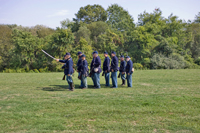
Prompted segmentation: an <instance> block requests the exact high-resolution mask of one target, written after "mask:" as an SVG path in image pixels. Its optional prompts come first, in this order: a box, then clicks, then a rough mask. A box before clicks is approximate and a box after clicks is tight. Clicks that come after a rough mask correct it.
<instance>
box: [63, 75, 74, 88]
mask: <svg viewBox="0 0 200 133" xmlns="http://www.w3.org/2000/svg"><path fill="white" fill-rule="evenodd" d="M65 76H66V80H67V82H68V84H70V83H72V82H73V80H72V75H70V76H67V75H65ZM69 86H70V85H69Z"/></svg>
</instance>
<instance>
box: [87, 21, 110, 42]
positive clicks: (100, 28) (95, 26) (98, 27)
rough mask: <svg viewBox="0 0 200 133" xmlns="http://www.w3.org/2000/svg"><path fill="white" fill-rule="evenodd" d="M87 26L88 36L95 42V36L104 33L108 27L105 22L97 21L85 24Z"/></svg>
mask: <svg viewBox="0 0 200 133" xmlns="http://www.w3.org/2000/svg"><path fill="white" fill-rule="evenodd" d="M87 28H88V29H89V30H90V32H91V34H90V38H91V40H93V43H95V44H96V43H97V37H98V36H99V35H101V34H104V33H105V31H106V30H107V29H108V25H107V23H105V22H102V21H98V22H93V23H91V24H88V25H87Z"/></svg>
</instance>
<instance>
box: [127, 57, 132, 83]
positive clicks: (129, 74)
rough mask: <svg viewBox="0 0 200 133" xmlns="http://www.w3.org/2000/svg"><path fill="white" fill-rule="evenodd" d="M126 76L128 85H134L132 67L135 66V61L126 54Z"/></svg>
mask: <svg viewBox="0 0 200 133" xmlns="http://www.w3.org/2000/svg"><path fill="white" fill-rule="evenodd" d="M126 61H127V64H126V78H127V84H128V87H132V74H133V72H132V68H133V62H132V61H131V58H130V57H129V56H126Z"/></svg>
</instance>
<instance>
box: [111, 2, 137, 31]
mask: <svg viewBox="0 0 200 133" xmlns="http://www.w3.org/2000/svg"><path fill="white" fill-rule="evenodd" d="M107 14H108V21H107V23H108V25H110V26H111V27H112V28H113V29H117V30H120V31H130V30H133V29H134V27H135V24H134V23H133V21H134V20H133V18H132V16H131V15H130V14H129V13H128V11H126V10H124V9H123V7H121V6H119V5H117V4H113V5H111V6H109V7H108V9H107Z"/></svg>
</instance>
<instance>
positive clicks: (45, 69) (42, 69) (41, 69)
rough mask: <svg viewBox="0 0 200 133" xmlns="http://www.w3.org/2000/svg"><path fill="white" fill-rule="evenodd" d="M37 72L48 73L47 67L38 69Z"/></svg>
mask: <svg viewBox="0 0 200 133" xmlns="http://www.w3.org/2000/svg"><path fill="white" fill-rule="evenodd" d="M39 71H40V72H41V73H43V72H48V67H45V68H40V69H39Z"/></svg>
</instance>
